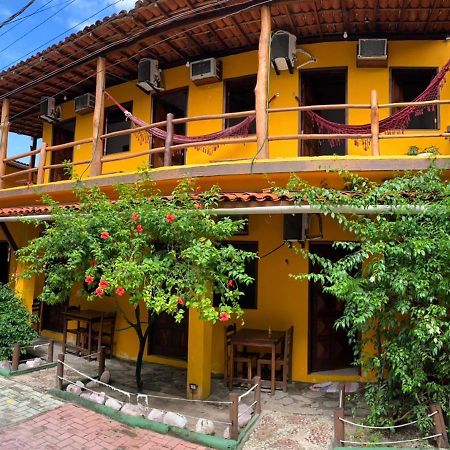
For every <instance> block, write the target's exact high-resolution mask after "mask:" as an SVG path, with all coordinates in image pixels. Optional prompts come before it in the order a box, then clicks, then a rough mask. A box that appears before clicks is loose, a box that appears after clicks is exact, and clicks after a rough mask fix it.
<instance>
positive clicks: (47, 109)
mask: <svg viewBox="0 0 450 450" xmlns="http://www.w3.org/2000/svg"><path fill="white" fill-rule="evenodd" d="M40 118H41V119H43V120H45V121H47V122H50V123H55V122H59V121H60V120H61V108H60V107H59V106H56V100H55V99H54V97H41V102H40Z"/></svg>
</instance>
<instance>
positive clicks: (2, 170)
mask: <svg viewBox="0 0 450 450" xmlns="http://www.w3.org/2000/svg"><path fill="white" fill-rule="evenodd" d="M9 108H10V101H9V98H5V99H4V100H3V102H2V113H1V121H0V128H1V131H2V137H1V141H0V189H3V187H4V182H3V176H4V175H5V174H6V162H5V161H4V160H5V159H6V157H7V153H8V133H9Z"/></svg>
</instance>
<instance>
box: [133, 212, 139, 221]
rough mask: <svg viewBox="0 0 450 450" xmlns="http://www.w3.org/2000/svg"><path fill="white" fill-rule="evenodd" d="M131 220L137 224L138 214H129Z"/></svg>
mask: <svg viewBox="0 0 450 450" xmlns="http://www.w3.org/2000/svg"><path fill="white" fill-rule="evenodd" d="M131 220H133V221H134V222H137V221H138V220H139V214H138V213H137V212H134V213H133V214H131Z"/></svg>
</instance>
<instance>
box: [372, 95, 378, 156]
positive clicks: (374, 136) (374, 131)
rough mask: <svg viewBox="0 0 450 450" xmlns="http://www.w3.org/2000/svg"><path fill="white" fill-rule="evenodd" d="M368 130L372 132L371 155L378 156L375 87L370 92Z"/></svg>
mask: <svg viewBox="0 0 450 450" xmlns="http://www.w3.org/2000/svg"><path fill="white" fill-rule="evenodd" d="M370 131H371V133H372V156H380V141H379V136H380V117H379V112H378V95H377V91H376V90H375V89H373V90H372V91H371V93H370Z"/></svg>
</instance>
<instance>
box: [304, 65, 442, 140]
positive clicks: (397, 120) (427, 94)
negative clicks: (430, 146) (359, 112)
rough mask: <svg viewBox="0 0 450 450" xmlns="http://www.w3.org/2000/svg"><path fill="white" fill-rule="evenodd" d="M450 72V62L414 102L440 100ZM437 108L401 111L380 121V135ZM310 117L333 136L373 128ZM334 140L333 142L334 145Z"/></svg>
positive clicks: (400, 127) (322, 129)
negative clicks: (440, 94) (441, 90)
mask: <svg viewBox="0 0 450 450" xmlns="http://www.w3.org/2000/svg"><path fill="white" fill-rule="evenodd" d="M449 70H450V60H449V61H448V62H447V64H445V66H443V67H442V69H441V70H440V71H439V73H438V74H437V75H436V76H435V77H434V78H433V79H432V80H431V82H430V84H429V85H428V86H427V88H426V89H425V90H424V91H423V92H422V93H421V94H420V95H419V96H418V97H416V98H415V99H414V100H413V102H426V101H429V100H437V99H438V98H439V91H440V88H441V87H442V85H443V83H444V82H445V76H446V74H447V72H448V71H449ZM434 108H435V105H432V106H415V105H410V106H407V107H405V108H402V109H401V110H400V111H398V112H396V113H395V114H393V115H392V116H389V117H387V118H386V119H382V120H380V124H379V130H380V133H384V132H388V131H394V130H405V129H406V128H408V125H409V122H410V121H411V118H412V116H413V115H416V116H418V115H421V114H423V111H424V110H425V109H427V110H428V111H431V110H433V109H434ZM305 112H306V114H308V116H309V117H311V119H312V121H313V122H314V124H315V125H316V126H317V127H318V128H319V130H320V131H321V132H324V131H327V132H329V133H332V134H370V133H371V126H370V123H368V124H364V125H346V124H342V123H337V122H332V121H330V120H327V119H325V118H323V117H321V116H320V115H319V114H317V113H315V112H313V111H305ZM333 143H334V140H333V141H332V142H331V145H333Z"/></svg>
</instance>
